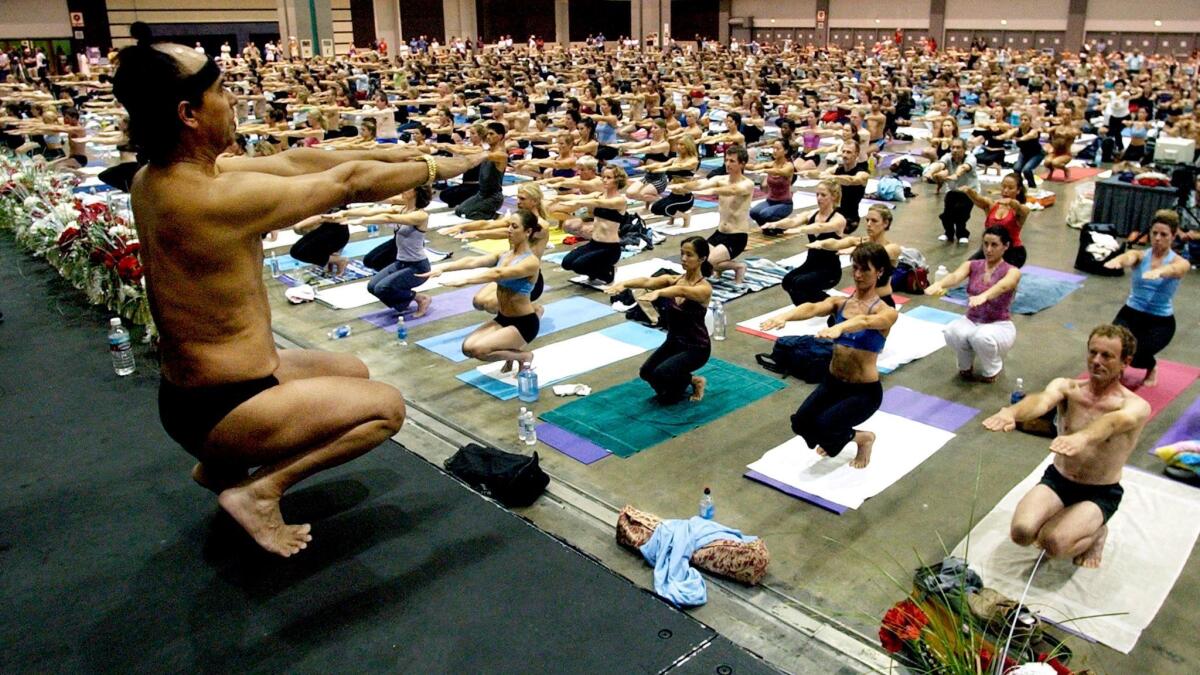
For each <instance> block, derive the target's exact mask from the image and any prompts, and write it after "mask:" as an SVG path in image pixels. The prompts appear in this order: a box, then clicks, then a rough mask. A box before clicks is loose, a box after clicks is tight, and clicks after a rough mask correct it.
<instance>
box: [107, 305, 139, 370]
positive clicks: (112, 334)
mask: <svg viewBox="0 0 1200 675" xmlns="http://www.w3.org/2000/svg"><path fill="white" fill-rule="evenodd" d="M108 352H109V354H111V355H112V362H113V370H115V371H116V372H117V375H119V376H121V377H125V376H126V375H132V374H133V370H134V364H133V341H132V340H130V338H129V331H127V330H125V327H124V326H122V325H121V318H120V317H116V316H114V317H113V318H111V319H109V321H108Z"/></svg>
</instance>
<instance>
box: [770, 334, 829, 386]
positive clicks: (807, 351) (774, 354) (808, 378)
mask: <svg viewBox="0 0 1200 675" xmlns="http://www.w3.org/2000/svg"><path fill="white" fill-rule="evenodd" d="M754 360H755V361H758V365H760V366H762V367H763V368H765V369H767V370H769V371H771V372H772V373H779V374H780V375H783V376H784V377H787V376H788V375H791V376H792V377H795V378H798V379H801V380H804V381H805V382H808V383H809V384H817V383H818V382H821V381H822V380H824V379H825V375H826V374H828V373H829V362H830V361H832V360H833V340H829V339H826V338H817V337H813V336H812V335H785V336H783V337H781V338H779V339H778V340H776V341H775V346H774V347H772V348H771V353H770V354H756V355H755V356H754Z"/></svg>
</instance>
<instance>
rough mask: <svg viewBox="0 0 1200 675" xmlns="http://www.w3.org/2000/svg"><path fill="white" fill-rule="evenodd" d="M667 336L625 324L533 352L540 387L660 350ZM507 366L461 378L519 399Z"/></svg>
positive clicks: (489, 366)
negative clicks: (505, 368)
mask: <svg viewBox="0 0 1200 675" xmlns="http://www.w3.org/2000/svg"><path fill="white" fill-rule="evenodd" d="M666 337H667V336H666V334H665V333H663V332H662V331H657V330H654V329H653V328H648V327H646V326H643V325H641V324H635V323H622V324H617V325H616V326H610V327H608V328H605V329H604V330H601V331H596V332H594V333H588V334H586V335H580V336H577V337H573V338H571V339H569V340H563V341H562V342H556V343H554V344H551V345H546V346H545V347H538V348H537V349H535V350H533V365H534V367H535V368H536V369H537V375H538V388H539V389H546V388H547V387H550V386H553V385H555V384H558V383H559V382H565V381H567V380H570V379H572V378H575V377H578V376H579V375H582V374H584V373H586V372H589V371H592V370H596V369H598V368H603V367H604V366H607V365H610V364H613V363H616V362H617V361H623V360H625V359H628V358H631V357H634V356H637V355H639V354H644V353H645V352H648V351H650V350H652V349H656V348H657V347H658V346H659V345H660V344H662V343H663V340H665V339H666ZM503 367H504V364H503V363H499V362H496V363H485V364H483V365H481V366H479V367H478V368H475V369H474V370H468V371H467V372H465V373H462V374H460V375H458V376H457V377H458V379H459V380H462V381H463V382H466V383H467V384H469V385H471V386H473V387H476V388H478V389H482V390H483V391H484V392H486V393H488V394H491V395H492V396H495V397H496V398H498V399H500V400H501V401H508V400H511V399H514V398H516V397H517V372H516V369H513V370H511V371H509V372H507V373H502V372H500V370H501V368H503Z"/></svg>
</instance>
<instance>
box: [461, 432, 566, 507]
mask: <svg viewBox="0 0 1200 675" xmlns="http://www.w3.org/2000/svg"><path fill="white" fill-rule="evenodd" d="M445 467H446V471H449V472H450V473H451V475H453V476H455V477H456V478H458V479H460V480H462V481H463V482H465V483H466V484H467V485H470V486H471V487H472V488H474V489H475V490H477V491H478V492H479V493H480V494H482V495H485V496H489V497H494V498H495V499H496V500H497V501H499V502H500V503H501V504H504V505H505V506H529V505H530V504H532V503H533V502H535V501H536V500H537V498H538V497H539V496H541V494H542V492H544V491H545V490H546V486H547V485H549V484H550V477H549V476H547V475H546V472H545V471H542V469H541V467H540V466H538V454H537V453H536V452H535V453H533V456H532V457H526V456H525V455H514V454H512V453H510V452H504V451H503V450H497V449H496V448H493V447H491V446H483V445H478V444H476V443H468V444H466V445H464V446H463V447H461V448H459V450H458V452H456V453H454V456H452V457H450V459H447V460H446V463H445Z"/></svg>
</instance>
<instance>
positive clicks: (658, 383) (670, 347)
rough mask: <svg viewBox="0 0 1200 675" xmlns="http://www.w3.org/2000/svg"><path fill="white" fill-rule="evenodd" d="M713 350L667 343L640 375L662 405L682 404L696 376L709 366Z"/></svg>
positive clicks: (659, 349)
mask: <svg viewBox="0 0 1200 675" xmlns="http://www.w3.org/2000/svg"><path fill="white" fill-rule="evenodd" d="M711 353H712V348H711V347H691V346H688V345H685V344H682V343H680V342H678V341H676V340H667V341H666V342H664V343H663V344H662V346H661V347H659V348H658V349H656V350H654V353H653V354H651V355H650V358H648V359H646V362H645V363H643V364H642V369H641V370H640V371H638V375H639V376H640V377H641V378H642V379H643V380H645V381H647V382H649V383H650V386H651V387H653V388H654V393H655V394H657V395H658V400H659V402H660V403H675V402H677V401H682V400H683V398H684V397H685V396H687V393H688V386H689V385H691V383H692V373H694V372H696V371H697V370H699V369H700V368H701V367H702V366H703V365H704V364H705V363H708V357H709V354H711Z"/></svg>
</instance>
